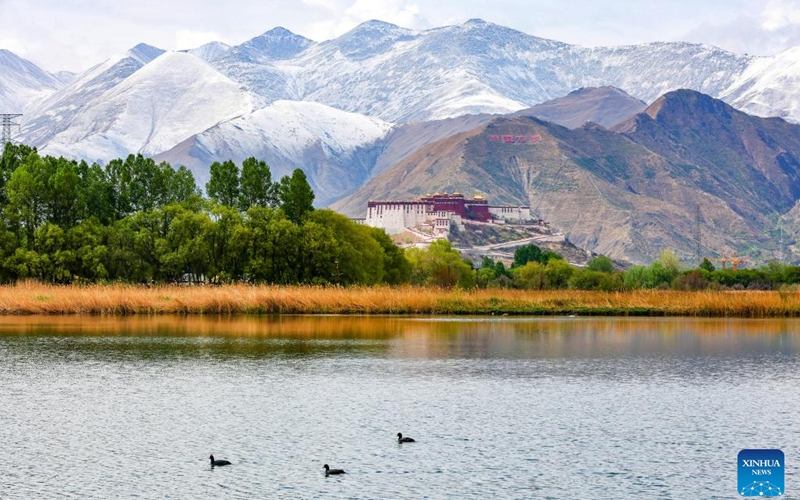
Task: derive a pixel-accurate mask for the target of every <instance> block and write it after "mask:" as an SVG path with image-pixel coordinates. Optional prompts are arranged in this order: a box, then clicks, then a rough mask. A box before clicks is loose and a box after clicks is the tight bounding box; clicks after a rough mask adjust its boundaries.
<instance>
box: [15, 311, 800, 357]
mask: <svg viewBox="0 0 800 500" xmlns="http://www.w3.org/2000/svg"><path fill="white" fill-rule="evenodd" d="M798 332H800V320H796V319H772V320H744V319H687V318H663V319H662V318H659V319H652V318H611V319H609V318H427V317H411V318H409V317H392V316H367V317H361V316H266V317H246V316H237V317H203V316H190V317H181V316H157V317H123V318H118V317H12V318H3V319H2V321H1V322H0V343H3V344H6V348H10V347H11V346H12V345H13V346H14V348H16V349H25V348H30V349H38V348H42V347H43V346H45V345H46V346H48V348H70V349H73V350H78V351H81V350H84V351H86V352H87V353H89V352H96V351H98V350H100V351H102V350H106V351H110V352H115V353H117V354H119V355H126V356H141V357H143V358H163V357H170V356H176V357H191V356H227V357H239V356H242V357H255V358H258V357H265V356H285V357H303V356H329V355H342V356H347V355H353V354H355V353H358V355H365V356H388V357H400V358H501V359H536V358H562V357H568V358H574V357H589V358H592V357H617V356H630V355H640V356H644V355H650V354H659V355H695V356H697V355H726V354H732V353H747V354H749V355H756V354H758V353H773V354H781V353H783V354H791V353H796V352H798V349H800V334H799V333H798ZM12 338H17V339H18V340H22V341H20V342H13V343H11V342H9V341H10V339H12ZM98 339H102V340H98Z"/></svg>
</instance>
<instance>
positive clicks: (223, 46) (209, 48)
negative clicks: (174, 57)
mask: <svg viewBox="0 0 800 500" xmlns="http://www.w3.org/2000/svg"><path fill="white" fill-rule="evenodd" d="M230 48H231V46H230V45H228V44H227V43H223V42H208V43H206V44H204V45H201V46H199V47H195V48H193V49H189V50H185V51H183V52H188V53H189V54H191V55H193V56H195V57H199V58H200V59H202V60H204V61H205V62H211V61H213V60H214V59H216V58H218V57H220V56H222V54H224V53H226V52H227V51H228V50H230Z"/></svg>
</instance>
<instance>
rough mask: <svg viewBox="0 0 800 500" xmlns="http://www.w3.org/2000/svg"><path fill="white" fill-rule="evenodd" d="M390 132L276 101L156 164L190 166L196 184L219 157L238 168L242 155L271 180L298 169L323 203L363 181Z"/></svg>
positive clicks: (325, 110) (343, 115)
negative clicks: (258, 161) (259, 164)
mask: <svg viewBox="0 0 800 500" xmlns="http://www.w3.org/2000/svg"><path fill="white" fill-rule="evenodd" d="M391 129H392V125H391V124H390V123H387V122H384V121H382V120H379V119H376V118H369V117H366V116H362V115H357V114H354V113H348V112H345V111H340V110H338V109H333V108H330V107H328V106H325V105H322V104H317V103H310V102H297V101H276V102H273V103H271V104H269V105H268V106H266V107H264V108H261V109H259V110H257V111H255V112H253V113H251V114H248V115H246V116H242V117H240V118H235V119H233V120H230V121H227V122H224V123H220V124H219V125H217V126H215V127H212V128H210V129H208V130H206V131H205V132H202V133H201V134H198V135H197V136H195V137H193V138H192V139H191V141H190V143H188V144H187V143H184V144H181V145H179V146H178V147H176V148H174V149H173V150H170V151H167V152H165V153H163V154H162V155H159V156H158V159H159V160H167V161H174V162H177V163H181V164H185V165H188V166H190V167H192V170H193V171H195V173H196V175H197V177H198V179H199V180H200V181H201V182H202V183H205V181H206V180H207V178H208V174H207V168H208V165H210V163H211V162H213V161H216V160H217V159H221V158H224V159H232V160H234V161H236V162H237V163H239V164H241V161H242V160H244V159H245V158H247V157H248V156H256V157H257V158H262V159H265V160H266V161H267V163H269V165H270V166H271V168H272V172H273V176H274V177H280V176H282V175H286V174H288V173H290V172H291V170H293V169H294V168H297V167H298V166H301V167H302V168H303V169H304V170H305V172H306V175H308V177H309V182H310V183H311V185H312V187H313V188H314V190H315V192H316V193H317V199H318V201H322V202H323V203H327V202H328V201H330V200H333V199H335V198H337V197H339V196H341V194H342V192H343V191H348V190H352V189H355V188H357V187H358V186H360V185H361V183H362V182H363V180H364V179H365V178H366V177H368V176H369V173H370V170H371V166H372V164H373V163H374V161H375V158H374V157H375V156H376V155H377V154H378V152H379V148H377V147H376V146H375V144H376V143H377V142H378V141H380V140H381V139H383V138H384V137H385V136H386V135H387V134H388V133H389V131H390V130H391Z"/></svg>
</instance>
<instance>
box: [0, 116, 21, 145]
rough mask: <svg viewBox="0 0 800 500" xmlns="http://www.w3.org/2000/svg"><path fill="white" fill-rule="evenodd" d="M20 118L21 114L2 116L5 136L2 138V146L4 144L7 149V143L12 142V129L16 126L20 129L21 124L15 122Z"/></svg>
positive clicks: (1, 121)
mask: <svg viewBox="0 0 800 500" xmlns="http://www.w3.org/2000/svg"><path fill="white" fill-rule="evenodd" d="M20 116H22V115H21V114H19V113H3V114H0V125H2V129H3V134H2V136H1V137H0V144H2V146H3V147H5V145H6V144H7V143H9V142H11V127H13V126H14V125H16V126H17V128H19V124H18V123H14V120H15V119H16V118H19V117H20Z"/></svg>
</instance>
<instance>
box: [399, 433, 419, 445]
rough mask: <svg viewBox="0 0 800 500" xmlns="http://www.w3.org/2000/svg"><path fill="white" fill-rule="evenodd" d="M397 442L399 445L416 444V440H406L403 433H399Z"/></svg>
mask: <svg viewBox="0 0 800 500" xmlns="http://www.w3.org/2000/svg"><path fill="white" fill-rule="evenodd" d="M397 442H398V443H416V441H415V440H414V438H404V437H403V433H402V432H398V433H397Z"/></svg>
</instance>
